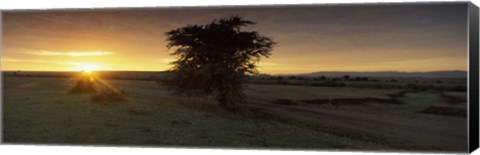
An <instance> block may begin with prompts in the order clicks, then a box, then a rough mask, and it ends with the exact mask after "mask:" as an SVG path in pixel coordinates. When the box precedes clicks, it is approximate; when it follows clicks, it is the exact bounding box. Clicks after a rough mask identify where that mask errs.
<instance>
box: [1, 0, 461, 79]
mask: <svg viewBox="0 0 480 155" xmlns="http://www.w3.org/2000/svg"><path fill="white" fill-rule="evenodd" d="M466 4H467V3H436V4H432V3H430V4H428V3H427V4H408V5H406V4H389V5H386V4H383V5H371V4H369V5H367V4H363V5H358V4H357V5H311V6H248V7H247V6H243V7H210V8H208V7H203V8H141V9H138V8H137V9H84V10H42V11H10V12H3V14H2V19H3V21H2V53H1V62H2V63H1V65H2V66H1V69H2V70H30V71H76V70H83V69H86V68H87V69H96V70H122V71H163V70H167V69H169V68H170V67H172V66H171V65H170V64H169V62H171V61H173V60H175V57H173V56H171V55H169V54H170V53H171V52H173V51H172V50H168V49H167V47H166V44H167V41H166V40H165V39H166V36H165V34H164V33H165V32H167V31H169V30H172V29H175V28H178V27H182V26H186V25H188V24H208V23H210V22H212V21H213V20H214V19H218V18H223V17H227V16H231V15H239V16H242V17H244V18H245V19H248V20H252V21H255V22H256V23H257V24H255V25H252V26H249V27H247V28H244V30H249V31H250V30H254V31H258V32H259V33H260V34H262V35H265V36H268V37H271V38H272V39H273V40H274V41H276V42H278V44H277V45H276V46H275V47H274V49H273V51H272V55H271V56H270V57H269V58H263V59H262V60H261V61H260V63H259V64H258V65H259V68H258V69H259V71H260V72H261V73H266V74H291V73H309V72H317V71H407V72H414V71H438V70H467V66H468V61H467V59H468V56H467V36H468V35H467V5H466Z"/></svg>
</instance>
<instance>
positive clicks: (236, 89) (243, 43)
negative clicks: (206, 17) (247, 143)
mask: <svg viewBox="0 0 480 155" xmlns="http://www.w3.org/2000/svg"><path fill="white" fill-rule="evenodd" d="M254 24H255V22H253V21H249V20H245V19H243V18H242V17H239V16H231V17H226V18H222V19H219V20H213V21H212V22H211V23H209V24H206V25H196V24H194V25H187V26H184V27H180V28H177V29H174V30H170V31H168V32H166V33H165V34H166V36H167V41H168V44H167V47H168V48H169V49H173V50H174V51H173V52H172V53H171V55H173V56H175V57H176V58H177V59H176V60H175V61H174V62H172V64H173V68H171V69H170V72H171V73H172V76H171V77H170V78H168V79H167V80H165V82H164V84H165V85H167V86H169V88H172V89H173V90H175V91H176V92H177V93H181V94H187V95H200V96H205V95H215V97H216V100H217V101H218V102H219V103H220V105H222V106H228V105H234V104H236V103H241V102H244V101H245V94H244V89H245V85H244V81H245V79H246V76H247V75H252V74H257V73H258V71H257V69H256V68H257V66H256V64H257V63H258V62H259V61H260V59H261V58H262V57H268V56H269V55H271V51H272V49H273V46H274V45H275V44H276V43H275V42H274V41H273V40H272V39H271V38H269V37H266V36H263V35H260V34H259V33H258V32H256V31H245V30H242V28H243V27H247V26H249V25H254Z"/></svg>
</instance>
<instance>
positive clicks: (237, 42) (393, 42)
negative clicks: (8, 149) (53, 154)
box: [1, 2, 468, 152]
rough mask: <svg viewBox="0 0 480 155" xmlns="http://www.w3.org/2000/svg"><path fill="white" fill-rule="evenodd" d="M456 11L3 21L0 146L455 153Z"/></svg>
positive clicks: (459, 50) (244, 10)
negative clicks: (109, 146)
mask: <svg viewBox="0 0 480 155" xmlns="http://www.w3.org/2000/svg"><path fill="white" fill-rule="evenodd" d="M467 8H468V3H466V2H455V3H411V4H348V5H285V6H275V5H272V6H237V7H233V6H228V7H173V8H169V7H164V8H130V9H127V8H117V9H83V10H82V9H80V10H68V9H67V10H24V11H6V12H2V25H1V26H2V53H1V69H2V96H3V100H2V135H3V136H2V137H3V139H2V140H3V142H4V143H8V144H49V145H100V146H105V145H113V146H148V147H151V146H153V147H202V148H247V149H248V148H250V149H287V150H289V149H293V150H298V149H301V150H370V151H421V152H424V151H426V152H466V151H467V147H468V133H467V74H468V45H467V42H468V40H467V38H468V31H467V23H468V9H467Z"/></svg>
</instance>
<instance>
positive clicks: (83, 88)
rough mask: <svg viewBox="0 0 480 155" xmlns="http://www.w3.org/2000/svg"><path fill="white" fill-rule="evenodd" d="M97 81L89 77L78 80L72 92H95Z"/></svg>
mask: <svg viewBox="0 0 480 155" xmlns="http://www.w3.org/2000/svg"><path fill="white" fill-rule="evenodd" d="M94 85H95V82H94V81H93V80H90V79H89V78H81V79H79V80H78V81H77V83H76V84H75V86H73V87H72V88H71V89H70V93H93V92H95V88H94Z"/></svg>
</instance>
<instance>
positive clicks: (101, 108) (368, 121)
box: [2, 77, 467, 151]
mask: <svg viewBox="0 0 480 155" xmlns="http://www.w3.org/2000/svg"><path fill="white" fill-rule="evenodd" d="M107 81H108V83H109V84H110V85H112V86H114V87H116V88H118V89H119V90H122V91H125V92H127V96H128V101H123V102H92V101H91V96H92V95H93V94H71V93H68V89H69V88H71V87H72V86H73V85H74V82H75V81H74V80H72V79H71V78H67V77H4V78H3V107H2V109H3V135H4V136H3V137H4V139H3V141H4V142H6V143H15V144H25V143H41V144H82V145H139V146H186V147H189V146H190V147H192V146H195V147H197V146H200V147H235V148H238V147H241V148H252V147H253V148H288V149H340V148H343V149H345V148H346V149H355V150H371V149H376V150H379V149H380V150H418V151H432V150H434V151H435V150H438V151H439V150H443V151H465V150H466V140H467V136H466V118H465V117H462V115H442V114H438V113H435V112H433V113H427V112H422V111H423V110H426V109H428V108H430V107H456V108H459V109H462V107H465V105H466V104H465V101H464V100H462V98H464V96H465V95H464V94H465V92H456V91H447V92H438V91H433V90H430V91H410V90H406V89H376V88H356V87H312V86H304V85H265V84H248V85H247V86H248V89H247V90H246V93H247V96H248V103H245V104H242V105H239V110H237V111H234V112H232V111H228V110H225V109H222V108H220V107H218V106H217V104H216V103H215V102H214V101H213V99H211V98H189V97H181V96H173V95H172V94H170V93H169V91H168V90H167V89H165V88H163V87H162V86H160V85H158V84H156V83H155V82H152V81H140V80H113V79H110V80H107ZM278 99H286V100H291V101H292V102H295V103H297V104H295V105H280V104H275V101H277V100H278ZM322 99H328V100H331V99H350V100H347V101H351V102H352V103H355V104H343V102H340V101H343V100H339V102H338V104H332V103H326V104H313V103H308V102H305V101H306V100H322ZM384 100H386V101H396V103H395V104H389V103H386V102H379V101H384ZM397 102H398V103H397ZM465 110H466V108H465Z"/></svg>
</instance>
